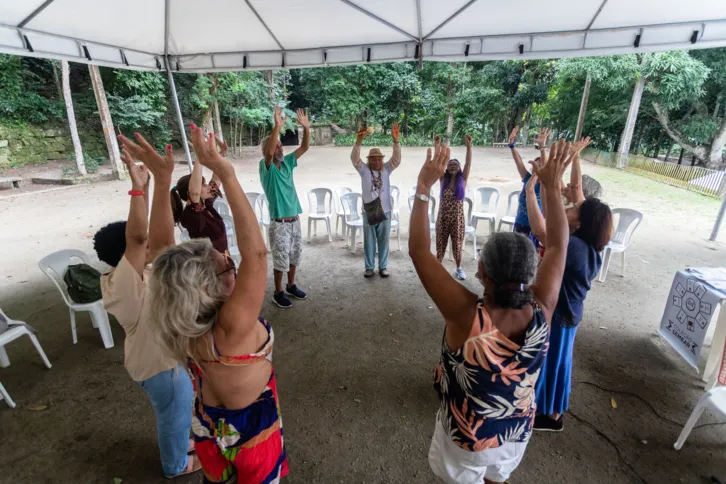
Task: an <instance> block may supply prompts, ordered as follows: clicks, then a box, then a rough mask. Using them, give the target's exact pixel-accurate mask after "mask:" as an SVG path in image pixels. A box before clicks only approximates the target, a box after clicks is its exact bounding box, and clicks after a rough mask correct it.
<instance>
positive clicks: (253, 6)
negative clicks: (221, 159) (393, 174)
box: [0, 0, 726, 72]
mask: <svg viewBox="0 0 726 484" xmlns="http://www.w3.org/2000/svg"><path fill="white" fill-rule="evenodd" d="M724 45H726V1H724V0H688V1H685V0H550V1H548V2H542V1H541V0H518V1H509V2H493V1H491V0H206V1H204V2H202V1H199V0H123V1H119V0H0V52H6V53H11V54H19V55H32V56H36V57H51V58H58V59H65V60H69V61H75V62H87V63H93V64H98V65H105V66H110V67H118V68H129V69H142V70H164V69H165V67H166V66H165V63H164V59H165V58H167V56H168V60H169V68H170V69H171V70H173V71H178V72H196V71H200V72H211V71H225V70H242V69H275V68H280V67H288V68H296V67H315V66H324V65H347V64H359V63H366V62H394V61H407V60H408V61H410V60H439V61H461V60H495V59H533V58H550V57H572V56H593V55H609V54H619V53H630V52H650V51H663V50H674V49H691V48H707V47H719V46H724Z"/></svg>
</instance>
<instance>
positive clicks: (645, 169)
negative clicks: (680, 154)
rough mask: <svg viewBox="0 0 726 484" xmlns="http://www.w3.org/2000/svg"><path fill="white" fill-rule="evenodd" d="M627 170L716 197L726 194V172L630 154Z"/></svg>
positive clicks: (722, 196)
mask: <svg viewBox="0 0 726 484" xmlns="http://www.w3.org/2000/svg"><path fill="white" fill-rule="evenodd" d="M625 169H626V170H628V171H632V172H634V173H638V174H639V175H643V176H646V177H648V178H651V179H653V180H657V181H660V182H663V183H667V184H669V185H673V186H676V187H680V188H685V189H687V190H691V191H694V192H698V193H702V194H704V195H708V196H711V197H716V198H724V195H726V172H723V171H716V170H709V169H708V168H703V167H700V166H687V165H678V164H676V163H667V162H664V161H657V160H653V159H651V158H643V157H639V156H630V157H629V159H628V164H627V166H626V167H625Z"/></svg>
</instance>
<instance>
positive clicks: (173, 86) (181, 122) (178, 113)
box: [164, 57, 194, 172]
mask: <svg viewBox="0 0 726 484" xmlns="http://www.w3.org/2000/svg"><path fill="white" fill-rule="evenodd" d="M164 61H165V62H164V64H165V67H166V75H167V77H168V78H169V88H170V90H171V100H172V102H173V103H174V110H175V111H176V120H177V122H178V123H179V132H180V133H181V137H182V146H183V147H184V154H185V155H186V158H187V165H189V171H190V172H191V171H192V169H193V168H194V164H193V163H192V154H191V153H190V152H189V142H188V141H187V133H186V131H184V118H183V117H182V112H181V107H180V106H179V97H178V96H177V93H176V84H174V75H173V74H172V72H171V69H170V68H169V58H168V57H165V58H164Z"/></svg>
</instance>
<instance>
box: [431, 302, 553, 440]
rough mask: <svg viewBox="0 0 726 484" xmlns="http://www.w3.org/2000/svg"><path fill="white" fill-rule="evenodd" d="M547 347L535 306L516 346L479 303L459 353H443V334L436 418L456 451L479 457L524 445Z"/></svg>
mask: <svg viewBox="0 0 726 484" xmlns="http://www.w3.org/2000/svg"><path fill="white" fill-rule="evenodd" d="M548 346H549V327H548V326H547V321H546V320H545V317H544V314H543V313H542V311H541V310H540V309H539V308H538V307H537V306H536V305H534V317H533V318H532V323H531V324H530V326H529V328H528V329H527V332H526V335H525V340H524V344H522V345H521V346H520V345H519V344H517V343H515V342H513V341H511V340H510V339H509V338H507V337H506V336H505V335H504V334H502V333H500V332H499V330H498V329H497V328H496V326H494V324H493V323H492V320H491V318H490V317H489V315H488V314H487V312H486V309H484V307H483V303H482V301H480V302H479V305H478V308H477V319H476V321H474V327H473V328H472V334H471V335H470V336H469V339H468V340H466V342H465V343H464V345H463V346H462V347H461V348H460V349H459V350H457V351H451V350H450V349H449V348H448V345H447V344H446V336H445V334H444V341H443V343H442V350H441V360H440V361H439V364H438V365H437V366H436V369H435V371H434V388H435V389H436V392H437V393H438V394H439V401H440V408H439V412H438V416H437V418H438V419H439V421H440V422H441V424H442V425H443V427H444V429H445V430H446V431H447V433H448V434H449V436H450V437H451V439H452V440H453V441H454V442H455V443H456V445H457V446H458V447H461V448H462V449H464V450H468V451H471V452H479V451H482V450H486V449H493V448H497V447H499V446H501V445H503V444H505V443H507V442H527V441H528V440H529V438H530V436H531V434H532V425H533V424H534V415H535V410H536V408H537V406H536V404H535V384H536V382H537V377H538V376H539V373H540V369H541V368H542V364H543V363H544V360H545V355H546V353H547V348H548Z"/></svg>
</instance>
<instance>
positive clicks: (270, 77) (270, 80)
mask: <svg viewBox="0 0 726 484" xmlns="http://www.w3.org/2000/svg"><path fill="white" fill-rule="evenodd" d="M265 80H266V81H267V84H268V89H269V95H270V102H273V101H274V100H275V86H274V82H275V75H274V73H273V72H272V71H265Z"/></svg>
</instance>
